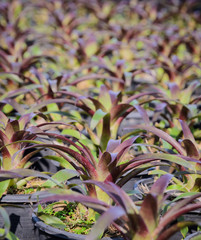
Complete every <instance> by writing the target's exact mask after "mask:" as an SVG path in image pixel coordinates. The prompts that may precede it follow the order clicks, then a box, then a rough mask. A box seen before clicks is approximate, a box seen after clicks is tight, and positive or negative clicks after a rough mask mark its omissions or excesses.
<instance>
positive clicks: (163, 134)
mask: <svg viewBox="0 0 201 240" xmlns="http://www.w3.org/2000/svg"><path fill="white" fill-rule="evenodd" d="M131 128H133V129H142V130H146V131H148V132H152V133H153V134H155V135H157V136H158V137H160V138H162V139H163V140H165V141H166V142H168V143H169V144H170V145H172V146H173V147H174V148H175V149H176V150H177V151H178V152H179V153H180V154H182V155H185V150H184V149H183V148H182V146H181V145H180V144H179V143H178V142H177V141H176V140H175V139H174V138H172V137H171V136H170V135H169V134H167V133H166V132H164V131H162V130H160V129H158V128H156V127H154V126H147V125H142V124H139V125H134V126H132V127H131ZM129 129H130V128H129Z"/></svg>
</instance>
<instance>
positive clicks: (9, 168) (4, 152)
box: [0, 112, 50, 196]
mask: <svg viewBox="0 0 201 240" xmlns="http://www.w3.org/2000/svg"><path fill="white" fill-rule="evenodd" d="M34 116H36V114H33V113H31V114H26V115H22V116H21V117H20V118H19V120H17V119H15V120H11V119H10V118H7V117H6V115H5V114H4V113H3V112H0V152H1V163H0V174H1V175H2V177H6V178H5V180H4V181H1V182H0V196H2V195H3V193H5V192H6V191H7V190H8V189H9V188H12V187H14V188H16V187H17V188H19V187H22V186H23V185H25V184H26V181H25V182H23V181H22V182H20V181H19V179H20V178H23V177H28V176H29V177H33V178H34V177H42V178H50V177H49V176H48V175H45V174H42V173H40V172H36V171H34V170H30V169H27V168H29V167H30V166H31V165H32V164H33V163H34V162H31V161H29V160H30V159H31V158H32V157H33V156H34V155H35V154H36V153H38V152H39V151H40V150H41V149H36V150H33V151H31V152H30V153H27V154H26V155H25V154H24V153H25V150H26V147H27V146H28V145H29V144H30V142H32V141H33V140H34V139H35V138H36V137H37V132H38V131H42V130H40V129H39V128H38V127H37V126H35V127H34V126H30V127H29V126H28V124H29V122H30V120H31V119H32V118H33V117H34ZM42 125H45V124H42ZM6 174H7V175H6Z"/></svg>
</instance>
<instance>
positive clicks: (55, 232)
mask: <svg viewBox="0 0 201 240" xmlns="http://www.w3.org/2000/svg"><path fill="white" fill-rule="evenodd" d="M32 219H33V222H34V223H35V227H36V232H37V235H38V236H39V239H40V240H63V239H70V240H85V239H86V235H81V234H75V233H70V232H66V231H64V230H60V229H57V228H54V227H51V226H49V225H47V224H45V223H44V222H43V221H41V220H40V219H39V218H38V217H37V216H36V214H35V213H32ZM37 239H38V238H37ZM102 239H103V240H123V238H121V237H115V238H110V237H104V238H102Z"/></svg>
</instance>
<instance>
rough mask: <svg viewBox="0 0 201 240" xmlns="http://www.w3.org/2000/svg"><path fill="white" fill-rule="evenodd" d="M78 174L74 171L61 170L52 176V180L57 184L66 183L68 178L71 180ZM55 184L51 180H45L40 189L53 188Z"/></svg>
mask: <svg viewBox="0 0 201 240" xmlns="http://www.w3.org/2000/svg"><path fill="white" fill-rule="evenodd" d="M78 175H79V174H78V173H77V172H76V171H74V170H70V169H62V170H60V171H58V172H57V173H55V174H54V175H53V176H52V179H54V180H56V181H57V182H59V183H63V182H65V181H67V180H68V179H70V178H73V177H75V176H78ZM56 185H57V184H56V183H54V182H52V181H51V180H47V181H46V182H45V183H43V184H42V185H41V186H42V187H54V186H56Z"/></svg>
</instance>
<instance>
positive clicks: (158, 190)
mask: <svg viewBox="0 0 201 240" xmlns="http://www.w3.org/2000/svg"><path fill="white" fill-rule="evenodd" d="M172 177H173V176H172V175H171V174H166V175H163V176H161V177H160V178H159V179H158V180H157V181H156V182H155V183H154V184H153V186H152V187H151V190H150V193H151V194H156V196H157V195H162V194H163V193H164V191H165V189H166V188H167V186H168V184H169V182H170V180H171V179H172Z"/></svg>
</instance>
